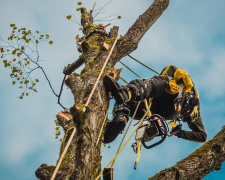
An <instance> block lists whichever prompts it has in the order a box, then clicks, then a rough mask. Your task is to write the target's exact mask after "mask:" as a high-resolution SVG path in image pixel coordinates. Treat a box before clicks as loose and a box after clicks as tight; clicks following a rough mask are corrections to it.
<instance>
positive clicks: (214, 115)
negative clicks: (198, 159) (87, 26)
mask: <svg viewBox="0 0 225 180" xmlns="http://www.w3.org/2000/svg"><path fill="white" fill-rule="evenodd" d="M94 2H95V1H93V0H89V1H88V2H87V1H85V2H83V4H84V6H86V7H87V8H88V9H91V8H92V6H93V4H94ZM96 2H97V4H96V9H97V8H99V7H102V6H103V5H104V4H105V2H108V1H104V0H99V1H96ZM152 2H153V0H144V1H138V0H129V1H128V0H124V1H121V0H120V1H119V0H112V2H111V3H110V4H109V5H108V6H107V7H106V8H105V9H104V10H103V11H102V12H103V14H99V16H98V17H96V20H97V19H100V18H101V17H105V16H108V15H113V14H116V16H117V15H121V16H122V19H120V20H115V21H112V22H111V23H112V25H111V26H110V27H108V30H109V28H111V27H112V26H115V25H118V26H119V27H120V28H119V33H120V34H121V35H123V34H124V33H125V32H126V31H127V29H128V28H129V27H130V26H131V25H132V24H133V22H134V21H135V19H136V18H137V17H138V16H139V15H140V14H141V13H142V12H143V11H144V10H145V9H146V8H147V7H148V6H149V5H150V4H151V3H152ZM76 4H77V1H73V0H67V1H62V0H39V1H37V0H20V1H16V0H7V1H3V0H1V7H0V9H1V11H0V22H1V24H0V35H1V37H3V38H4V39H7V37H8V36H9V33H10V32H11V29H10V27H9V24H11V23H15V24H16V25H17V26H19V27H26V28H28V29H31V30H39V31H40V33H44V34H45V33H48V34H49V35H50V38H51V40H53V41H54V44H53V45H52V46H48V45H47V44H46V46H45V45H43V46H42V47H40V55H41V59H43V61H42V62H41V65H42V66H43V67H44V68H45V69H46V72H47V75H48V77H49V79H50V80H51V82H52V84H53V87H54V89H55V90H56V91H57V92H58V91H59V89H60V84H61V80H62V78H63V74H62V73H61V72H62V70H63V68H64V66H66V65H67V64H68V63H72V62H73V61H75V60H76V59H77V58H78V56H79V53H78V52H77V49H76V43H75V36H76V35H77V34H80V35H81V32H80V31H78V28H79V26H78V25H77V24H75V23H73V22H71V21H68V20H67V19H66V16H67V15H70V14H75V15H76V16H77V19H78V20H79V14H78V13H76V8H77V5H76ZM224 10H225V1H224V0H214V1H211V0H205V1H201V0H188V1H187V0H186V1H184V0H182V1H171V2H170V5H169V7H168V8H167V10H166V11H165V12H164V14H163V15H162V16H161V17H160V18H159V19H158V20H157V22H156V23H155V24H154V25H153V26H152V27H151V29H150V30H149V31H148V32H147V33H146V35H145V36H144V37H143V39H142V40H141V42H140V44H139V47H138V48H137V50H136V51H134V52H133V53H132V55H133V56H134V57H136V58H138V59H139V60H141V61H142V62H144V63H146V64H147V65H149V66H151V67H152V68H154V69H155V70H157V71H161V70H162V69H163V68H164V67H165V66H167V65H169V64H174V65H176V66H177V67H179V68H181V69H184V70H186V71H188V73H189V74H190V75H191V77H192V79H193V80H194V82H195V84H196V86H197V88H198V90H199V93H200V101H201V112H202V118H203V121H204V124H205V128H206V131H207V134H208V140H209V139H211V138H213V137H214V136H215V135H216V134H217V132H218V131H220V129H221V127H222V126H223V125H224V122H223V121H224V119H225V111H224V109H225V101H224V100H225V93H224V88H225V84H224V83H223V81H224V80H225V74H224V67H225V34H224V32H225V23H224V19H225V12H224ZM97 23H99V22H96V24H97ZM101 23H103V24H107V23H108V22H107V21H104V22H101ZM122 61H123V62H125V63H127V64H128V65H129V66H130V67H131V68H132V69H134V70H135V71H137V72H138V74H139V75H140V76H142V77H145V78H150V77H151V76H153V75H154V73H152V72H150V71H149V70H147V69H145V68H144V67H142V66H140V65H138V64H137V63H136V62H133V61H132V60H130V59H129V58H128V57H125V58H123V60H122ZM0 63H1V62H0ZM117 67H122V66H121V65H119V64H118V65H117ZM78 72H79V70H78ZM121 76H122V77H123V78H125V79H126V80H127V81H130V80H132V79H134V78H137V77H135V76H134V75H132V74H131V73H130V72H128V71H127V70H126V69H124V70H123V72H122V74H121ZM33 77H34V78H36V77H39V79H40V83H39V85H38V87H37V90H38V93H31V94H30V96H29V97H27V98H25V99H23V100H19V95H20V93H21V92H20V90H19V88H18V87H14V86H12V80H11V78H10V77H9V70H8V69H4V68H3V64H1V65H0V78H1V81H0V82H1V83H0V86H1V94H0V99H1V101H0V103H1V105H0V107H1V108H0V114H1V127H0V143H1V148H0V179H3V180H14V179H17V180H33V179H36V177H35V175H34V172H35V170H36V169H37V168H38V167H39V165H40V164H42V163H46V164H49V165H55V163H56V161H57V159H58V153H59V148H60V142H59V141H58V140H55V134H54V133H55V124H54V120H55V119H56V118H55V115H56V114H57V113H58V112H60V111H61V110H62V109H61V108H60V106H58V105H57V99H56V98H55V97H54V95H53V94H52V92H51V90H50V88H49V87H48V83H47V82H46V81H45V79H44V77H43V75H42V74H41V72H40V71H39V72H36V73H35V74H34V75H33ZM62 103H63V104H64V105H65V106H66V107H71V106H72V105H73V96H72V94H71V92H70V90H67V89H64V91H63V95H62ZM111 104H112V103H111ZM109 116H111V114H109ZM131 129H134V128H133V127H132V128H131ZM184 129H188V128H187V126H185V125H184ZM130 131H132V130H130ZM121 138H122V136H120V137H118V139H117V140H116V141H114V142H113V143H111V144H110V148H109V147H108V146H107V147H103V148H102V156H103V163H102V167H104V166H106V165H107V164H108V163H109V161H110V160H111V158H112V157H113V156H114V153H115V151H116V149H117V147H118V145H119V142H120V139H121ZM133 142H134V139H133V140H131V142H130V144H128V145H127V147H126V148H125V150H124V151H123V152H122V153H121V154H120V156H119V157H118V159H117V160H116V164H115V165H114V178H115V179H124V180H126V179H129V180H136V179H147V178H149V177H151V176H152V175H154V174H155V173H157V172H159V171H160V170H162V169H165V168H168V167H170V166H172V165H174V164H176V162H178V161H180V160H181V159H182V158H185V157H186V156H187V155H188V154H190V153H191V152H193V151H194V150H195V149H196V148H198V147H199V146H201V144H198V143H193V142H188V141H185V140H182V139H178V138H176V137H173V138H167V139H166V141H165V142H164V143H163V144H161V145H160V146H158V147H156V148H154V149H151V150H146V149H142V152H141V159H140V162H139V163H138V167H137V170H133V165H134V161H135V159H136V154H135V153H134V152H133V150H132V149H131V147H130V145H131V143H133ZM224 176H225V167H224V165H223V167H222V170H221V171H218V172H213V173H211V174H210V175H208V176H206V177H205V178H204V180H210V179H216V180H222V179H223V177H224Z"/></svg>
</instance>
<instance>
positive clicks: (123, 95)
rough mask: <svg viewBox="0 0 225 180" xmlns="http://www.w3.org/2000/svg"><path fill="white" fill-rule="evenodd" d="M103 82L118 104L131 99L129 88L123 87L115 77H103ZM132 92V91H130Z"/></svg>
mask: <svg viewBox="0 0 225 180" xmlns="http://www.w3.org/2000/svg"><path fill="white" fill-rule="evenodd" d="M103 84H104V86H105V89H106V91H107V92H111V93H112V96H113V97H114V99H115V101H116V103H117V104H123V103H125V102H127V101H129V95H128V91H129V88H124V87H122V86H121V85H120V84H119V83H118V82H117V81H116V80H115V79H113V78H112V77H110V76H105V77H104V78H103ZM130 94H131V93H130Z"/></svg>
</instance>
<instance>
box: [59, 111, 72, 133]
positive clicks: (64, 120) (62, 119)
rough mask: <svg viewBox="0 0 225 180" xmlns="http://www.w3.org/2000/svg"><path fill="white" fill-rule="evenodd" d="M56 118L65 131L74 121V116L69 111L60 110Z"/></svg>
mask: <svg viewBox="0 0 225 180" xmlns="http://www.w3.org/2000/svg"><path fill="white" fill-rule="evenodd" d="M56 118H57V120H58V123H59V125H60V126H61V127H62V128H63V129H64V131H67V129H68V126H67V125H68V124H69V123H70V122H71V121H72V117H71V116H70V115H69V114H68V113H65V112H59V113H58V114H57V115H56Z"/></svg>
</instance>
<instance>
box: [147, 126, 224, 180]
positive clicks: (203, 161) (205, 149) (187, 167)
mask: <svg viewBox="0 0 225 180" xmlns="http://www.w3.org/2000/svg"><path fill="white" fill-rule="evenodd" d="M224 142H225V127H223V129H222V130H221V131H220V132H219V133H218V134H217V135H216V136H215V137H214V138H213V139H212V140H209V141H207V142H206V143H204V144H203V145H202V146H201V147H200V148H198V149H197V150H196V151H194V152H193V153H192V154H190V155H189V156H188V157H187V158H185V159H183V160H181V161H180V162H178V163H177V164H176V165H175V166H172V167H170V168H168V169H165V170H163V171H161V172H159V173H158V174H156V175H155V176H153V177H152V178H149V180H154V179H157V180H167V179H170V180H177V179H183V180H184V179H187V180H188V179H192V180H195V179H202V178H203V177H205V176H206V175H207V174H209V173H211V172H212V171H214V170H220V169H221V165H222V163H223V162H224V161H225V143H224Z"/></svg>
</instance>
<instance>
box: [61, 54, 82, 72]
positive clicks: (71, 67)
mask: <svg viewBox="0 0 225 180" xmlns="http://www.w3.org/2000/svg"><path fill="white" fill-rule="evenodd" d="M84 62H85V59H84V58H83V56H80V57H79V58H78V59H77V60H76V61H74V62H73V63H72V64H68V66H67V67H65V68H64V70H63V73H64V74H65V75H69V74H71V73H72V72H73V71H75V70H76V69H77V68H79V67H80V66H81V65H82V64H83V63H84Z"/></svg>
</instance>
